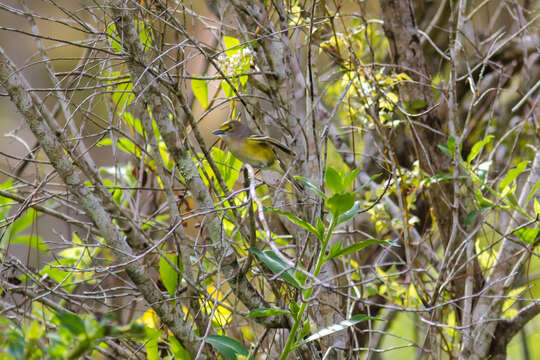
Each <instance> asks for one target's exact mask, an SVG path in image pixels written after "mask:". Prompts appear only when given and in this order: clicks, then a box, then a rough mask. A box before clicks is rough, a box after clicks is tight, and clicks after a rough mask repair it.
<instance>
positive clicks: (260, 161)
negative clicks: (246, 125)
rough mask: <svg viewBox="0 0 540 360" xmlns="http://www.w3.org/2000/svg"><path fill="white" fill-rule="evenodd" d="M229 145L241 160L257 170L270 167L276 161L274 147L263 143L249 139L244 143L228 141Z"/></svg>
mask: <svg viewBox="0 0 540 360" xmlns="http://www.w3.org/2000/svg"><path fill="white" fill-rule="evenodd" d="M227 145H228V147H229V150H230V151H231V152H232V153H233V155H234V156H236V157H237V158H238V159H239V160H241V161H243V162H246V163H248V164H250V165H251V166H253V167H256V168H266V167H270V166H272V164H273V163H274V161H275V160H276V154H275V153H274V150H273V149H272V146H270V145H269V144H267V143H265V142H263V141H258V140H252V139H249V138H247V139H244V140H243V141H228V144H227Z"/></svg>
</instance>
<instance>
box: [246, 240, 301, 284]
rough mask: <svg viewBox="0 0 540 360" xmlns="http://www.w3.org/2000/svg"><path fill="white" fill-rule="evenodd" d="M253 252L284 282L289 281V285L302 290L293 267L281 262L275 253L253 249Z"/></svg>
mask: <svg viewBox="0 0 540 360" xmlns="http://www.w3.org/2000/svg"><path fill="white" fill-rule="evenodd" d="M251 251H252V252H253V253H254V254H255V256H257V258H258V259H259V260H260V261H261V262H262V263H264V264H265V265H266V266H267V267H268V268H269V269H270V271H272V272H273V273H274V274H276V275H277V274H279V276H280V277H281V278H283V280H285V281H287V282H288V283H289V284H291V285H292V286H294V287H295V288H297V289H301V288H302V285H303V284H302V283H301V282H300V280H299V279H298V278H297V277H296V276H295V270H294V269H291V267H290V266H289V265H287V264H285V263H284V262H283V261H281V259H280V258H278V257H277V255H276V254H274V252H272V251H270V250H266V251H261V250H259V249H255V248H254V249H251Z"/></svg>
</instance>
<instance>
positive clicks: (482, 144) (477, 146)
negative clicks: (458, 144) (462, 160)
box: [467, 135, 493, 164]
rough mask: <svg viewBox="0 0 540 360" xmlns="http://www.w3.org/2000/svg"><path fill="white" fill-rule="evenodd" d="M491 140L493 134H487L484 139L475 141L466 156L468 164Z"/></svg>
mask: <svg viewBox="0 0 540 360" xmlns="http://www.w3.org/2000/svg"><path fill="white" fill-rule="evenodd" d="M491 140H493V135H488V136H486V138H485V139H484V140H481V141H478V142H476V143H475V144H474V145H473V147H472V149H471V152H470V153H469V155H468V156H467V162H468V163H469V164H470V163H471V162H472V161H473V160H474V159H476V157H477V156H478V154H480V152H481V151H482V149H483V148H484V147H485V146H486V145H487V144H489V143H490V142H491Z"/></svg>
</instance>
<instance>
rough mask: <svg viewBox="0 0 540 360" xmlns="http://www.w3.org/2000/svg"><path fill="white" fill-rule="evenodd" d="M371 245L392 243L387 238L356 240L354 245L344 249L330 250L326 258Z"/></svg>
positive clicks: (349, 252)
mask: <svg viewBox="0 0 540 360" xmlns="http://www.w3.org/2000/svg"><path fill="white" fill-rule="evenodd" d="M370 245H392V243H390V242H389V241H386V240H377V239H366V240H362V241H359V242H356V243H354V244H352V245H349V246H347V247H345V248H343V249H340V250H338V251H334V252H333V253H332V251H330V253H329V254H328V256H327V257H326V260H327V261H328V260H331V259H333V258H335V257H338V256H343V255H348V254H351V253H354V252H357V251H360V250H362V249H363V248H365V247H367V246H370Z"/></svg>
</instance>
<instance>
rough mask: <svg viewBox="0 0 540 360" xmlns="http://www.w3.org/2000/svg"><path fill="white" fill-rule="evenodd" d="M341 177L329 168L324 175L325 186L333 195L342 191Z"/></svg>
mask: <svg viewBox="0 0 540 360" xmlns="http://www.w3.org/2000/svg"><path fill="white" fill-rule="evenodd" d="M341 177H342V176H341V175H340V174H339V173H338V172H337V171H336V170H334V169H332V168H331V167H329V168H327V169H326V175H325V181H326V186H327V187H328V189H330V191H331V192H333V193H334V194H337V193H341V192H343V191H344V187H343V182H342V181H341Z"/></svg>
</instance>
